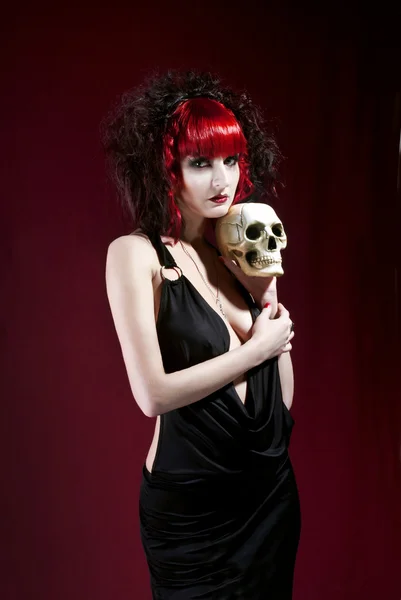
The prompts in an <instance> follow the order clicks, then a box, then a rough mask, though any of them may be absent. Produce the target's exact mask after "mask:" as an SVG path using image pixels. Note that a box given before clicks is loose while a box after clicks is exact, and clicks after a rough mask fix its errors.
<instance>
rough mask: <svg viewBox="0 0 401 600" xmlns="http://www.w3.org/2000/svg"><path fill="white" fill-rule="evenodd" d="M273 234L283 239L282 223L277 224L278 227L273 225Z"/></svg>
mask: <svg viewBox="0 0 401 600" xmlns="http://www.w3.org/2000/svg"><path fill="white" fill-rule="evenodd" d="M272 232H273V235H275V236H277V237H282V235H283V233H284V230H283V226H282V225H281V223H276V225H273V226H272Z"/></svg>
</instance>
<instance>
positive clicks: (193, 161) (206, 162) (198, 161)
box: [189, 154, 239, 169]
mask: <svg viewBox="0 0 401 600" xmlns="http://www.w3.org/2000/svg"><path fill="white" fill-rule="evenodd" d="M238 161H239V155H238V154H235V155H234V156H227V157H226V158H225V159H224V164H225V165H227V166H228V167H233V166H235V165H236V164H237V163H238ZM189 166H190V167H194V168H196V169H203V168H205V167H208V166H210V159H209V158H206V157H205V156H197V157H196V158H190V159H189Z"/></svg>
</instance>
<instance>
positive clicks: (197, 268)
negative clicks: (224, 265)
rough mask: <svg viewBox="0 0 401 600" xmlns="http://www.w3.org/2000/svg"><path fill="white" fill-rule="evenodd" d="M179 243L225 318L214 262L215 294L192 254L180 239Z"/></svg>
mask: <svg viewBox="0 0 401 600" xmlns="http://www.w3.org/2000/svg"><path fill="white" fill-rule="evenodd" d="M180 244H181V248H182V249H183V250H184V252H185V254H186V255H187V256H188V257H189V258H190V259H191V260H192V262H193V263H194V265H195V267H196V270H197V271H198V273H199V275H200V276H201V278H202V281H203V283H204V284H205V286H206V287H207V289H208V290H209V292H210V293H211V294H212V296H213V299H214V301H215V302H216V305H217V306H218V309H219V311H220V312H221V314H222V315H223V317H224V318H225V319H227V317H226V313H225V312H224V310H223V305H222V303H221V300H220V298H219V274H218V272H217V267H216V264H215V265H214V267H215V269H216V279H217V294H215V293H214V292H213V290H212V288H211V287H210V285H209V284H208V282H207V281H206V279H205V278H204V277H203V275H202V273H201V271H200V269H199V267H198V265H197V264H196V262H195V260H194V259H193V258H192V256H191V255H190V253H189V252H188V250H187V249H186V248H185V246H184V244H183V243H182V241H181V240H180Z"/></svg>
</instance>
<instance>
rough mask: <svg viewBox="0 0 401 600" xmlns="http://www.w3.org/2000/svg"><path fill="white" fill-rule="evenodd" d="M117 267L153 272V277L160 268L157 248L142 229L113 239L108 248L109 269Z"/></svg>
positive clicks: (107, 262) (107, 266)
mask: <svg viewBox="0 0 401 600" xmlns="http://www.w3.org/2000/svg"><path fill="white" fill-rule="evenodd" d="M113 267H115V268H118V269H120V268H122V269H125V268H126V269H129V270H132V269H135V270H140V271H141V272H142V273H143V272H144V271H148V272H151V274H152V277H153V276H154V275H155V274H156V272H157V271H158V269H159V268H160V265H159V262H158V257H157V253H156V250H155V249H154V247H153V245H152V243H151V241H150V240H149V238H148V236H147V235H145V234H144V233H142V232H141V231H136V232H134V233H131V234H128V235H122V236H120V237H118V238H116V239H115V240H113V241H112V242H111V243H110V244H109V247H108V249H107V261H106V268H107V271H108V270H110V269H112V268H113Z"/></svg>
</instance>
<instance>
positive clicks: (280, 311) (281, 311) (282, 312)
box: [277, 302, 290, 318]
mask: <svg viewBox="0 0 401 600" xmlns="http://www.w3.org/2000/svg"><path fill="white" fill-rule="evenodd" d="M277 316H278V317H288V318H289V317H290V313H289V312H288V310H287V309H286V308H285V306H284V304H281V302H279V303H278V305H277Z"/></svg>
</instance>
